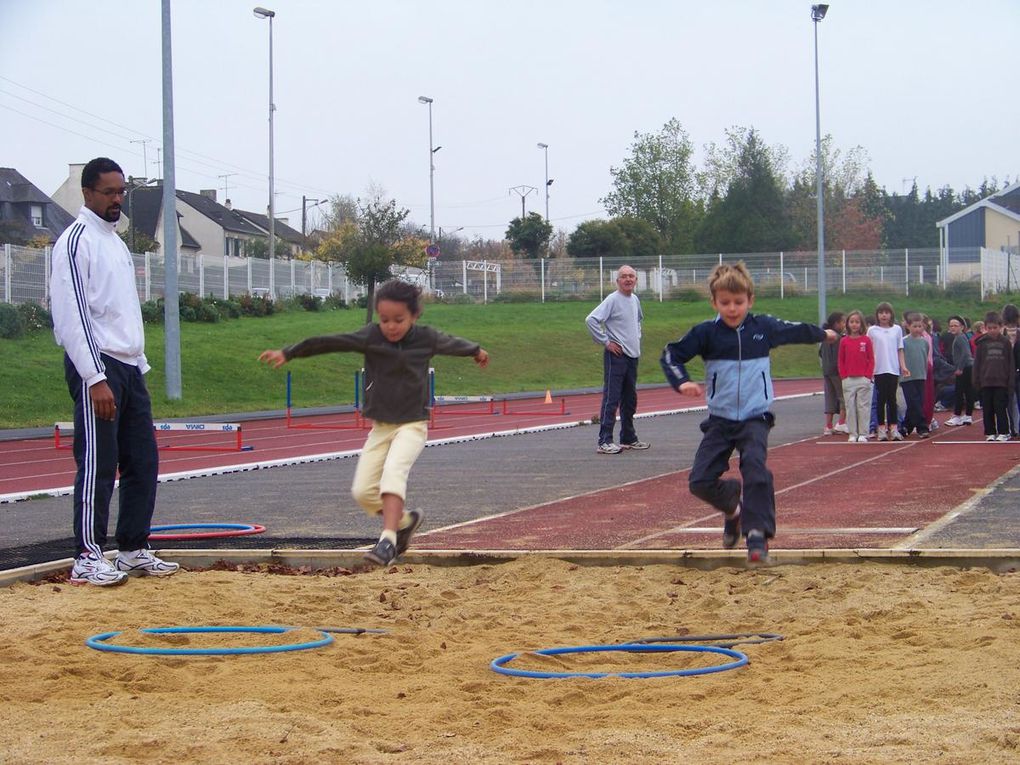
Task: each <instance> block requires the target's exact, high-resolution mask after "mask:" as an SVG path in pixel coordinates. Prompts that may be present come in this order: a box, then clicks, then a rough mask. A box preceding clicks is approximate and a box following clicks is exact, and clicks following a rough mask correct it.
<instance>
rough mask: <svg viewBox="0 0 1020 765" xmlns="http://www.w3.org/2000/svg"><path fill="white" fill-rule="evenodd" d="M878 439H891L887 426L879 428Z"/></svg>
mask: <svg viewBox="0 0 1020 765" xmlns="http://www.w3.org/2000/svg"><path fill="white" fill-rule="evenodd" d="M878 440H879V441H888V440H889V433H888V432H887V431H886V429H885V428H879V429H878Z"/></svg>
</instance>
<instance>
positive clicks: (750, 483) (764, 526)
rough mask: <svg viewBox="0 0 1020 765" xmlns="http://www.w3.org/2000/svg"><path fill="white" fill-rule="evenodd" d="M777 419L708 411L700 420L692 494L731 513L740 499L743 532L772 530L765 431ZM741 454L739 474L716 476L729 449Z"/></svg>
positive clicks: (770, 534)
mask: <svg viewBox="0 0 1020 765" xmlns="http://www.w3.org/2000/svg"><path fill="white" fill-rule="evenodd" d="M775 422H776V420H775V417H774V416H773V414H772V412H765V413H764V414H762V415H759V416H758V417H755V418H753V419H750V420H727V419H726V418H724V417H716V416H715V415H709V417H708V419H707V420H705V421H704V422H702V423H701V432H702V433H704V434H705V437H704V438H703V439H702V440H701V445H700V446H698V451H697V453H696V454H695V455H694V466H693V467H692V468H691V474H690V478H689V479H688V483H689V485H690V489H691V494H693V495H694V496H695V497H698V498H699V499H703V500H704V501H705V502H707V503H708V504H710V505H711V506H712V507H714V508H715V509H716V510H720V511H722V512H723V513H731V512H733V511H734V510H735V509H736V508H737V504H738V503H739V504H740V527H741V530H742V531H743V533H744V535H745V536H746V535H747V532H749V531H752V530H754V529H758V530H760V531H762V532H764V534H765V538H766V539H770V538H772V537H773V536H775V534H776V494H775V488H774V486H773V483H772V473H771V472H770V471H769V469H768V467H766V465H765V458H766V455H767V454H768V450H769V430H771V429H772V426H773V425H774V424H775ZM734 449H736V450H737V452H739V453H740V475H741V478H742V479H743V483H742V484H741V481H738V480H737V479H735V478H727V479H725V480H720V478H719V476H721V475H722V474H723V473H725V472H726V470H727V469H728V468H729V465H730V457H731V456H732V455H733V450H734Z"/></svg>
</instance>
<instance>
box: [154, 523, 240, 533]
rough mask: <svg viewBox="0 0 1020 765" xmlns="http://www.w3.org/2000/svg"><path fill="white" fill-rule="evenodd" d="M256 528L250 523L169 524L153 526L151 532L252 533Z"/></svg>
mask: <svg viewBox="0 0 1020 765" xmlns="http://www.w3.org/2000/svg"><path fill="white" fill-rule="evenodd" d="M254 528H255V527H254V526H253V525H252V524H250V523H169V524H165V525H163V526H152V527H150V528H149V531H178V530H180V529H237V530H238V531H251V530H252V529H254Z"/></svg>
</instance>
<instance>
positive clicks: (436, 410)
mask: <svg viewBox="0 0 1020 765" xmlns="http://www.w3.org/2000/svg"><path fill="white" fill-rule="evenodd" d="M429 401H430V402H431V406H432V420H433V422H434V421H435V416H436V415H437V414H440V413H442V414H443V415H478V414H499V412H497V411H496V399H495V398H494V397H492V396H437V395H436V370H435V369H431V368H430V369H429ZM463 404H487V405H488V406H487V408H483V409H465V408H463V406H462V405H463ZM447 406H452V407H455V408H453V409H449V410H447V409H445V408H443V407H447Z"/></svg>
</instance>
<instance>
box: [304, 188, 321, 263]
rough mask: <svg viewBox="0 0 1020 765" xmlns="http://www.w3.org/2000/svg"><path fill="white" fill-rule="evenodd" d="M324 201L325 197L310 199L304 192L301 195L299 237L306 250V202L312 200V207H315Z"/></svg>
mask: <svg viewBox="0 0 1020 765" xmlns="http://www.w3.org/2000/svg"><path fill="white" fill-rule="evenodd" d="M325 201H326V200H325V199H312V198H310V197H306V196H305V195H304V194H302V195H301V239H302V240H303V242H304V247H305V249H306V250H307V249H308V232H307V231H306V228H307V226H308V203H309V202H314V203H315V204H313V205H312V207H317V206H319V205H321V204H322V203H323V202H325Z"/></svg>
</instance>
